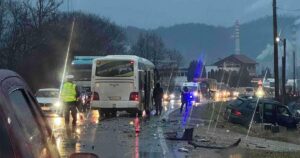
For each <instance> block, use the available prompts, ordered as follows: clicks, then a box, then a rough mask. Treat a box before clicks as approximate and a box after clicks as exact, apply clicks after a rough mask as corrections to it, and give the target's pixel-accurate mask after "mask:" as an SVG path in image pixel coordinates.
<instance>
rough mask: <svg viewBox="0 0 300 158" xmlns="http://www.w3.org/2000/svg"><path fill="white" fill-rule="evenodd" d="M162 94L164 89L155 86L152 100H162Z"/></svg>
mask: <svg viewBox="0 0 300 158" xmlns="http://www.w3.org/2000/svg"><path fill="white" fill-rule="evenodd" d="M163 95H164V90H163V89H162V88H161V87H159V88H158V87H155V88H154V90H153V99H154V100H162V98H163Z"/></svg>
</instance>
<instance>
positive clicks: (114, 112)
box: [111, 109, 117, 117]
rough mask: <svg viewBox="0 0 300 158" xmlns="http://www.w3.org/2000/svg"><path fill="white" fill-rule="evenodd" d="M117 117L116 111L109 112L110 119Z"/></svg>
mask: <svg viewBox="0 0 300 158" xmlns="http://www.w3.org/2000/svg"><path fill="white" fill-rule="evenodd" d="M116 116H117V110H115V109H112V110H111V117H116Z"/></svg>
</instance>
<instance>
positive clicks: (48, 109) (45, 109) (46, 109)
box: [42, 107, 51, 111]
mask: <svg viewBox="0 0 300 158" xmlns="http://www.w3.org/2000/svg"><path fill="white" fill-rule="evenodd" d="M42 110H44V111H50V110H51V109H50V107H42Z"/></svg>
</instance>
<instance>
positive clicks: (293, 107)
mask: <svg viewBox="0 0 300 158" xmlns="http://www.w3.org/2000/svg"><path fill="white" fill-rule="evenodd" d="M288 107H289V109H290V111H291V113H292V115H293V116H294V117H296V118H298V119H300V103H297V102H291V103H289V104H288Z"/></svg>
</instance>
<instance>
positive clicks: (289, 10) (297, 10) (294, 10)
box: [277, 7, 300, 12]
mask: <svg viewBox="0 0 300 158" xmlns="http://www.w3.org/2000/svg"><path fill="white" fill-rule="evenodd" d="M277 9H278V10H282V11H288V12H300V9H286V8H280V7H277Z"/></svg>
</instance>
